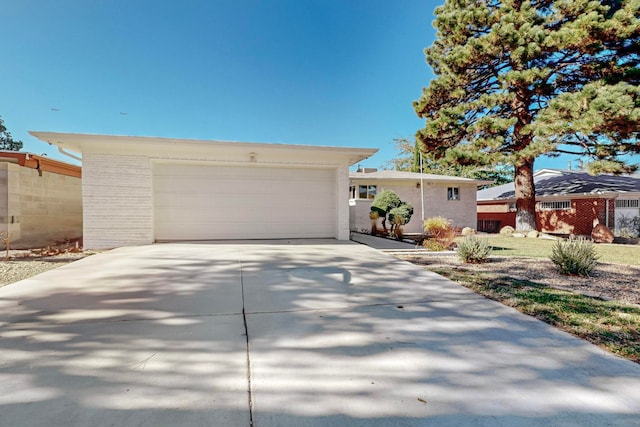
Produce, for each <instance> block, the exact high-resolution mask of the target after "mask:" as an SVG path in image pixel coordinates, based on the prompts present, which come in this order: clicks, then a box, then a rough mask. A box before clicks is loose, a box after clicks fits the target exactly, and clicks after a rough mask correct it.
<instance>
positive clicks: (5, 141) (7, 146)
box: [0, 117, 22, 151]
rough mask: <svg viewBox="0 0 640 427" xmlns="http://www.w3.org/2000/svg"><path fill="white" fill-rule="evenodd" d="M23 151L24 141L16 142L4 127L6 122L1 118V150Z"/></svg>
mask: <svg viewBox="0 0 640 427" xmlns="http://www.w3.org/2000/svg"><path fill="white" fill-rule="evenodd" d="M21 149H22V141H16V140H14V139H13V136H11V133H10V132H9V131H7V128H6V127H5V126H4V120H2V118H1V117H0V150H7V151H20V150H21Z"/></svg>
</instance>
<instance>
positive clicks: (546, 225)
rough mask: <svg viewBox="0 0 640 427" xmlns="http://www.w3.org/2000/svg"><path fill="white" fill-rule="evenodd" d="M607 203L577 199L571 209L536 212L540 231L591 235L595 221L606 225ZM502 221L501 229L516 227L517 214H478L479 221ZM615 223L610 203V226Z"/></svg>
mask: <svg viewBox="0 0 640 427" xmlns="http://www.w3.org/2000/svg"><path fill="white" fill-rule="evenodd" d="M606 210H607V201H606V200H605V199H575V200H572V201H571V209H567V210H541V211H537V212H536V219H537V221H538V230H540V231H542V232H546V233H557V234H574V235H590V234H591V231H592V230H593V223H594V220H596V219H597V220H598V222H599V223H601V224H605V223H606ZM480 220H494V221H500V228H502V227H504V226H505V225H510V226H512V227H515V223H516V214H515V212H478V221H480ZM613 221H614V203H613V201H610V202H609V224H608V226H611V225H612V224H613Z"/></svg>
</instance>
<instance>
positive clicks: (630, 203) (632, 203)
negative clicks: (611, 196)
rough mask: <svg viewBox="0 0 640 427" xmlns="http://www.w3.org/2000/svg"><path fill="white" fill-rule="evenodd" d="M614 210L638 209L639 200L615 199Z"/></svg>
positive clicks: (639, 205) (639, 206)
mask: <svg viewBox="0 0 640 427" xmlns="http://www.w3.org/2000/svg"><path fill="white" fill-rule="evenodd" d="M616 208H640V200H634V199H616Z"/></svg>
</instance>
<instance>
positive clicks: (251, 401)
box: [238, 261, 254, 427]
mask: <svg viewBox="0 0 640 427" xmlns="http://www.w3.org/2000/svg"><path fill="white" fill-rule="evenodd" d="M238 264H240V290H241V293H242V322H243V324H244V336H245V339H246V342H247V393H248V399H249V427H254V424H253V396H252V392H251V351H250V342H249V325H248V324H247V312H246V309H245V306H244V276H243V273H242V261H238Z"/></svg>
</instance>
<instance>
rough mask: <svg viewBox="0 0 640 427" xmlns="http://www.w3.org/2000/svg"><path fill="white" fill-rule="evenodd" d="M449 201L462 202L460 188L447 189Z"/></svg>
mask: <svg viewBox="0 0 640 427" xmlns="http://www.w3.org/2000/svg"><path fill="white" fill-rule="evenodd" d="M447 201H451V202H459V201H460V187H447Z"/></svg>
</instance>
